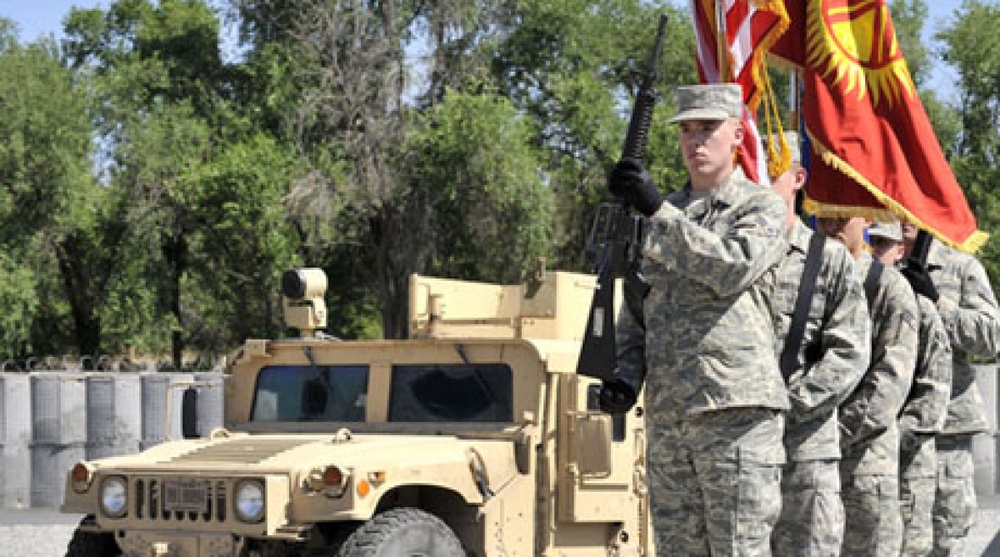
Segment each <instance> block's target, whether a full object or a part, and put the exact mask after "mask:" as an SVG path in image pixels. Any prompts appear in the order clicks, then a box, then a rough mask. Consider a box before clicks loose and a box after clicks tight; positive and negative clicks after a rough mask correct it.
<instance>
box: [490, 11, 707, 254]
mask: <svg viewBox="0 0 1000 557" xmlns="http://www.w3.org/2000/svg"><path fill="white" fill-rule="evenodd" d="M664 11H665V12H667V13H668V14H669V17H670V22H669V26H668V30H667V38H666V40H665V41H664V50H663V56H662V64H661V67H660V68H658V70H659V72H660V78H661V79H660V82H659V84H658V85H659V89H660V92H661V93H662V95H663V102H661V103H659V104H658V106H657V109H656V111H655V113H654V123H653V126H652V128H651V130H650V141H649V146H648V154H647V161H646V162H647V165H648V166H649V168H650V172H651V173H652V174H653V176H654V178H655V179H656V180H657V182H658V183H660V184H661V185H662V186H664V187H665V188H668V189H672V188H676V187H679V186H680V185H681V184H682V183H683V166H682V164H681V159H680V154H679V150H678V148H677V141H676V132H675V131H674V130H673V129H672V128H671V127H670V126H668V125H666V123H665V120H666V117H667V115H668V114H670V113H671V107H672V105H673V87H674V86H675V85H679V84H689V83H696V82H697V76H696V74H695V65H694V42H693V33H692V30H691V24H690V18H689V16H688V14H686V13H685V12H683V11H681V10H679V9H678V8H676V7H673V6H669V5H666V3H660V2H638V1H630V0H603V1H600V2H596V3H595V2H585V1H583V0H571V1H568V2H547V1H543V0H533V1H528V2H522V3H519V4H518V7H517V14H516V17H514V18H512V19H511V25H510V27H509V28H508V29H507V32H506V34H505V35H504V36H503V38H502V39H501V40H500V41H499V44H498V45H497V47H496V54H495V56H494V59H495V62H494V66H493V74H494V76H495V78H496V80H497V82H498V83H499V87H500V88H501V90H502V91H503V92H504V93H505V94H506V95H507V96H509V97H510V98H511V100H512V102H513V103H514V105H515V106H516V107H517V108H518V109H519V110H522V111H524V112H525V113H526V114H527V115H528V116H530V117H531V119H532V120H534V121H535V122H537V123H538V124H537V128H536V129H537V130H538V134H537V136H536V138H535V143H536V144H537V145H538V147H539V148H541V149H543V150H544V152H545V153H546V164H545V170H546V173H547V179H548V181H549V183H550V185H551V188H552V190H553V191H554V193H555V197H556V200H557V201H556V203H557V205H556V214H557V215H558V217H559V221H558V223H557V225H556V230H555V234H556V235H555V243H556V250H557V251H556V263H555V264H556V266H558V267H559V268H565V269H582V267H583V258H582V255H583V251H584V244H585V237H586V236H585V235H586V233H587V231H588V230H589V227H590V221H591V217H592V215H593V214H594V210H595V208H596V206H597V203H598V202H600V201H602V200H607V199H609V196H608V194H607V190H606V182H605V175H606V172H607V171H608V170H610V169H611V166H612V165H613V164H614V163H615V162H616V161H617V159H618V157H619V156H620V151H621V144H622V141H623V139H624V137H625V129H626V125H627V122H628V117H629V110H630V107H631V105H632V99H633V97H634V94H635V92H636V89H637V87H638V85H639V82H640V79H641V77H642V73H641V72H643V71H645V69H646V68H645V67H644V66H645V65H646V64H647V63H648V59H649V53H650V51H651V50H652V44H653V41H654V39H655V36H656V26H657V23H658V19H659V14H660V13H661V12H664Z"/></svg>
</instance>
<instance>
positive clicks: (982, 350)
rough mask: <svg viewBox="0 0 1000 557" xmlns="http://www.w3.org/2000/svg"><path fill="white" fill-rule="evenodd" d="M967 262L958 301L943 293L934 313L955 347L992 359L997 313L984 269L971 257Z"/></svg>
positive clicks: (997, 344)
mask: <svg viewBox="0 0 1000 557" xmlns="http://www.w3.org/2000/svg"><path fill="white" fill-rule="evenodd" d="M967 261H968V262H967V263H966V264H965V265H964V266H963V269H962V274H961V277H960V280H961V288H960V292H958V293H957V295H958V299H955V297H954V294H951V292H949V291H943V292H942V294H941V299H940V300H939V303H938V311H939V312H940V314H941V320H942V321H944V325H945V328H946V329H947V331H948V337H949V338H950V339H951V342H952V345H953V346H954V347H955V348H957V349H959V350H961V351H962V352H965V353H967V354H977V355H981V356H994V355H996V354H997V352H998V351H1000V310H998V309H997V300H996V296H995V295H994V294H993V289H992V288H991V287H990V282H989V278H988V277H987V276H986V269H984V268H983V265H982V264H981V263H980V262H979V261H978V260H977V259H975V258H974V257H971V256H970V257H969V258H968V260H967Z"/></svg>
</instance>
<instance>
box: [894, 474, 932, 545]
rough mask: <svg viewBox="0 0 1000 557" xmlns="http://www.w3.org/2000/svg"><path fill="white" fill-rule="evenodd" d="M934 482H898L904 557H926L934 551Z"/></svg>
mask: <svg viewBox="0 0 1000 557" xmlns="http://www.w3.org/2000/svg"><path fill="white" fill-rule="evenodd" d="M936 485H937V480H936V479H935V478H907V477H901V478H900V479H899V501H900V511H901V512H902V515H903V551H902V553H900V555H902V556H903V557H924V556H925V555H930V554H931V548H933V547H934V523H933V520H932V514H933V510H934V489H935V486H936Z"/></svg>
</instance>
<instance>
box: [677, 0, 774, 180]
mask: <svg viewBox="0 0 1000 557" xmlns="http://www.w3.org/2000/svg"><path fill="white" fill-rule="evenodd" d="M691 13H692V14H693V21H692V22H693V24H694V34H695V43H696V47H697V52H696V54H697V61H698V75H699V77H700V79H701V82H702V83H739V84H740V86H741V87H742V88H743V105H744V106H743V130H744V134H743V135H744V140H743V145H741V146H740V148H739V158H740V166H741V167H742V168H743V171H744V173H745V174H746V175H747V177H748V178H750V179H751V180H753V181H755V182H758V183H763V184H766V183H769V181H770V179H769V176H768V172H767V160H766V157H765V156H764V149H763V145H762V143H761V138H760V134H759V132H758V131H757V123H756V122H755V117H756V112H757V106H758V105H759V104H760V102H761V98H762V96H763V95H764V94H765V83H764V80H765V79H766V78H767V74H766V71H767V67H766V62H767V60H766V55H767V49H768V48H769V47H770V46H771V44H773V43H774V41H775V40H777V38H778V36H780V35H781V34H782V33H784V31H785V29H786V28H787V27H788V16H787V15H785V7H784V5H783V4H782V2H781V0H691ZM723 36H725V43H724V47H723V48H722V49H719V47H718V45H719V43H720V42H721V41H720V39H721V38H722V37H723ZM720 50H721V51H722V56H724V57H725V59H724V60H721V63H720V60H719V57H720Z"/></svg>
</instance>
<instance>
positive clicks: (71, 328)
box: [0, 20, 101, 356]
mask: <svg viewBox="0 0 1000 557" xmlns="http://www.w3.org/2000/svg"><path fill="white" fill-rule="evenodd" d="M3 21H4V22H5V21H6V20H3ZM12 33H13V26H12V25H9V22H6V23H5V24H3V25H0V75H2V76H3V77H2V78H0V105H2V106H3V107H4V110H3V111H2V113H0V133H3V135H4V137H5V140H4V142H3V143H2V144H0V251H2V252H3V253H4V257H3V258H2V261H0V265H2V267H3V269H4V272H3V273H2V278H0V292H2V294H0V297H2V298H3V303H4V306H3V308H4V314H5V317H4V319H3V322H2V323H0V327H2V329H3V330H2V332H0V337H3V339H4V346H5V348H6V350H9V351H10V353H9V354H7V355H9V356H23V355H26V354H30V353H31V352H36V351H44V352H51V351H54V350H57V349H63V348H69V347H70V346H75V348H76V349H77V350H79V351H86V350H90V349H94V348H95V347H96V346H97V345H99V341H98V340H97V339H99V333H95V332H94V328H96V329H99V319H98V313H99V306H100V303H101V300H100V298H99V297H98V296H94V295H93V292H92V291H91V290H90V288H91V286H90V285H89V284H83V283H84V282H89V281H87V280H86V279H85V278H84V277H82V276H81V273H83V271H82V269H80V268H75V267H74V266H73V265H72V263H71V261H70V258H68V257H67V252H68V251H69V250H71V249H72V247H73V245H74V244H75V243H76V241H77V239H78V238H79V237H82V236H88V235H90V234H92V226H93V220H92V219H91V218H90V211H91V210H92V208H93V206H94V205H93V204H94V203H95V199H96V198H97V197H98V196H99V195H100V190H99V188H98V187H97V184H96V183H95V181H94V180H93V179H92V177H91V174H90V169H89V163H90V160H89V155H90V148H91V139H90V127H89V122H88V116H87V111H86V104H85V101H84V99H85V98H86V89H85V88H84V87H83V86H82V85H81V83H80V82H79V81H77V80H75V79H74V77H73V76H72V74H71V73H70V72H69V71H67V70H66V68H64V67H62V66H61V64H60V62H59V58H58V50H57V48H56V46H55V44H54V43H53V42H52V41H51V40H47V39H45V40H41V41H38V42H36V43H31V44H28V45H23V46H22V45H19V44H18V43H17V41H16V40H15V39H14V37H13V35H12ZM77 279H83V280H77ZM42 300H44V301H45V302H44V303H42V302H41V301H42Z"/></svg>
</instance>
